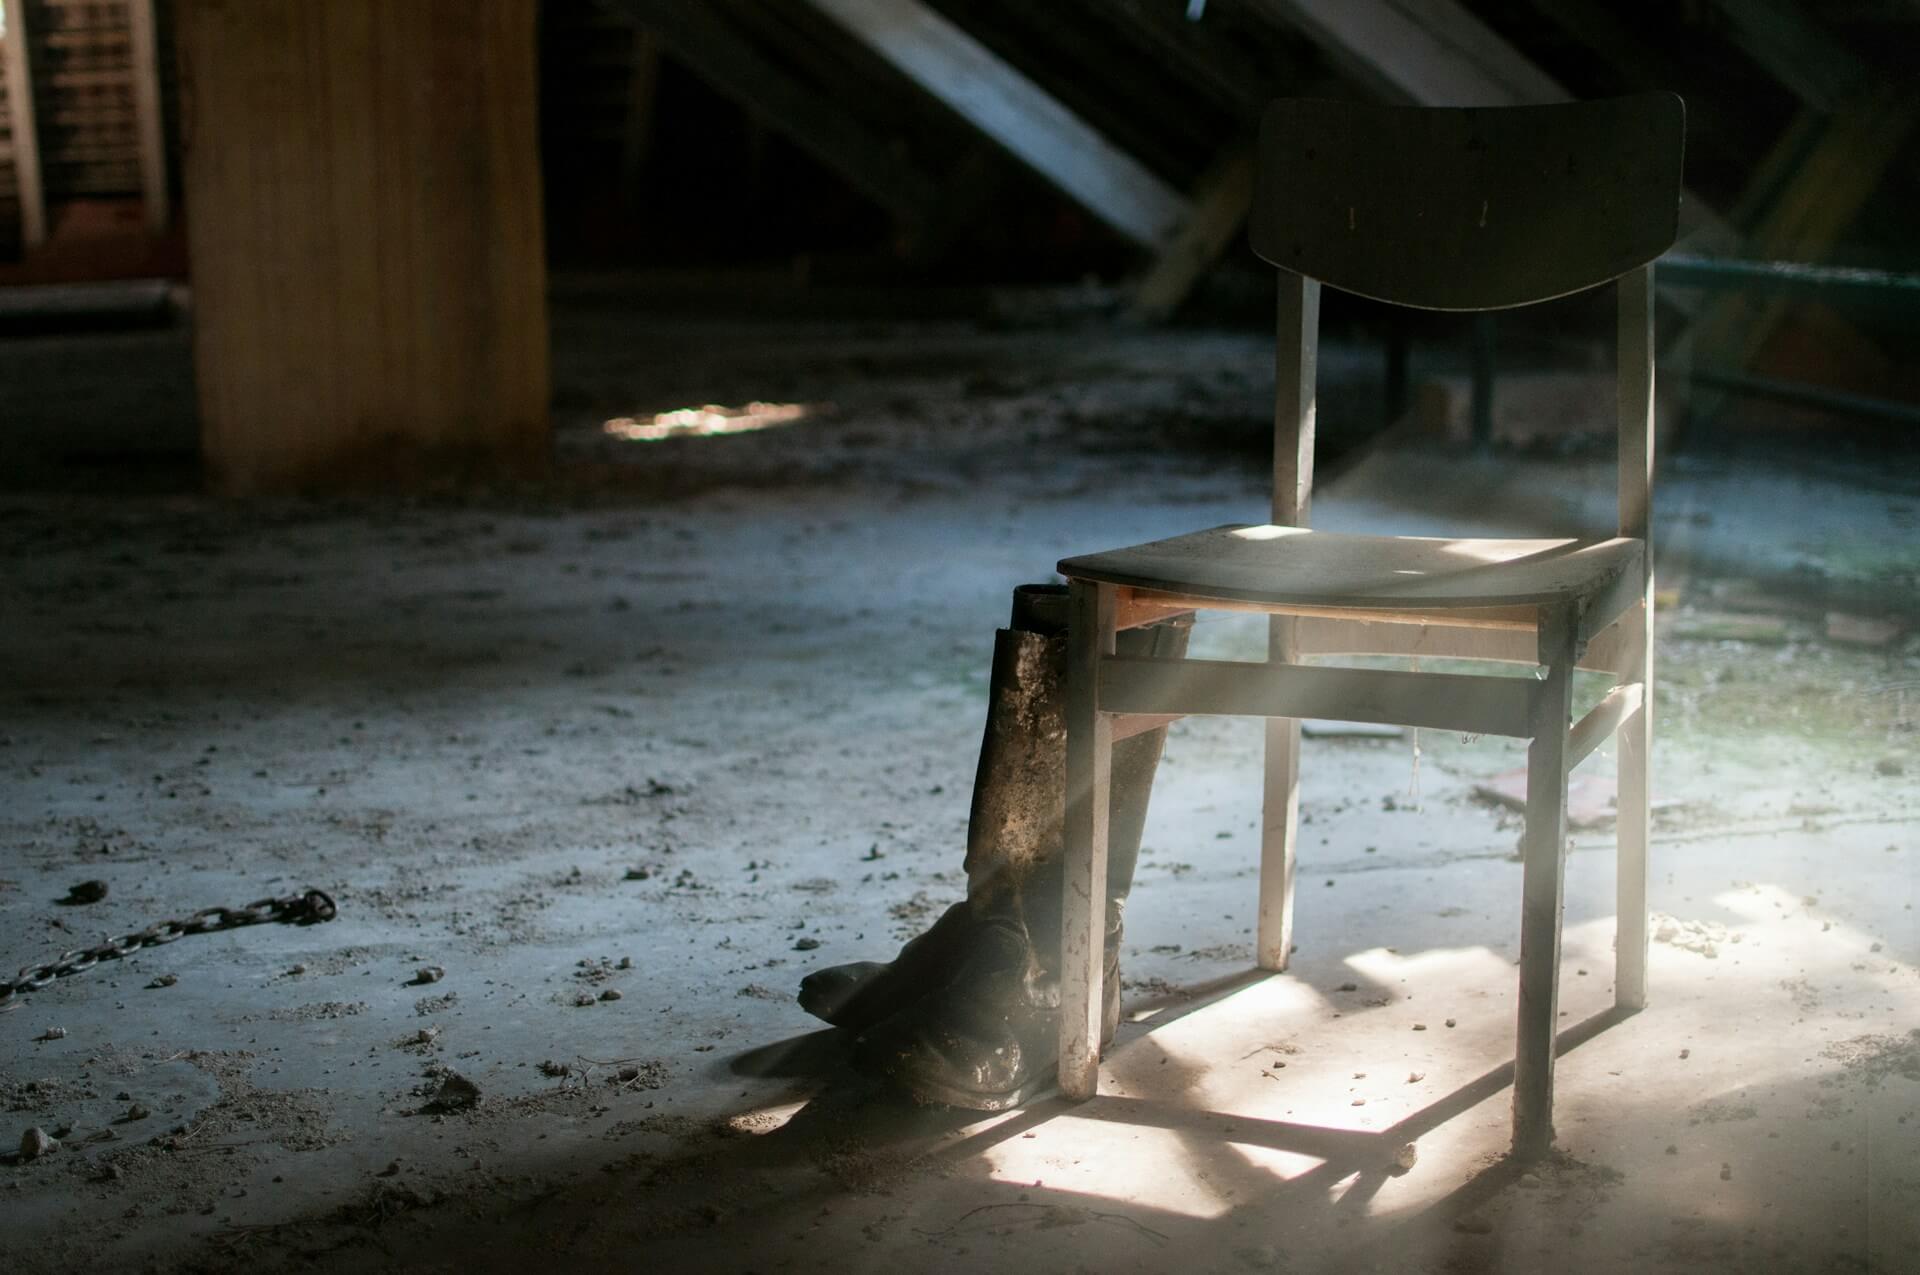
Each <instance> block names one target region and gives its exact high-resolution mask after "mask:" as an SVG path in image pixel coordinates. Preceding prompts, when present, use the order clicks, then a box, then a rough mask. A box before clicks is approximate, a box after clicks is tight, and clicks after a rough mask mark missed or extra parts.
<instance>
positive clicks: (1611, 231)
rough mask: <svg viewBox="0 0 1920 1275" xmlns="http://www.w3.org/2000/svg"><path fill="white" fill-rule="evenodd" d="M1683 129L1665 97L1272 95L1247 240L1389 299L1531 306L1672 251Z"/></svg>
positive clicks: (1288, 261) (1450, 305)
mask: <svg viewBox="0 0 1920 1275" xmlns="http://www.w3.org/2000/svg"><path fill="white" fill-rule="evenodd" d="M1685 130H1686V108H1685V106H1684V105H1683V104H1682V102H1681V100H1680V99H1679V98H1678V97H1676V96H1674V95H1673V94H1671V93H1640V94H1635V95H1634V96H1631V97H1616V98H1609V99H1606V100H1603V101H1594V102H1564V103H1557V104H1554V105H1549V106H1510V107H1484V108H1483V107H1471V108H1452V107H1418V106H1376V105H1371V104H1364V103H1352V102H1323V101H1310V100H1303V99H1287V100H1282V101H1278V102H1275V103H1274V104H1273V105H1272V106H1270V107H1268V108H1267V113H1266V116H1265V118H1264V119H1263V120H1262V121H1261V127H1260V167H1259V179H1258V184H1257V186H1256V189H1255V196H1254V208H1253V216H1252V221H1251V230H1250V235H1251V239H1252V242H1253V249H1254V251H1255V252H1257V253H1259V254H1260V255H1261V256H1262V257H1264V258H1265V259H1266V260H1268V261H1270V262H1272V263H1273V264H1274V265H1276V266H1279V267H1280V268H1281V269H1283V270H1291V271H1293V272H1295V273H1296V274H1301V275H1305V276H1307V277H1308V278H1311V279H1317V280H1319V281H1320V282H1322V283H1325V284H1326V285H1327V286H1329V287H1333V288H1338V289H1340V290H1341V291H1343V292H1355V293H1359V294H1361V295H1362V296H1367V297H1372V298H1375V299H1376V300H1380V301H1387V302H1392V303H1394V304H1396V305H1405V306H1417V307H1420V308H1422V309H1430V310H1497V309H1504V308H1506V307H1509V306H1517V305H1528V304H1531V303H1533V302H1537V301H1546V300H1549V299H1551V298H1553V297H1558V296H1564V295H1566V294H1567V293H1570V292H1578V291H1581V290H1582V289H1585V288H1591V287H1594V286H1596V285H1598V284H1602V283H1605V282H1607V281H1608V280H1610V279H1614V278H1617V277H1619V276H1620V275H1623V274H1625V273H1626V272H1627V271H1629V270H1632V269H1634V268H1635V267H1638V266H1642V265H1645V264H1646V263H1647V262H1649V261H1652V260H1653V259H1654V258H1655V257H1657V256H1659V255H1660V254H1661V253H1662V252H1665V251H1666V250H1667V248H1668V247H1670V246H1671V245H1672V243H1673V240H1674V236H1675V234H1676V232H1677V229H1678V219H1679V208H1680V164H1681V153H1682V148H1683V145H1684V135H1685Z"/></svg>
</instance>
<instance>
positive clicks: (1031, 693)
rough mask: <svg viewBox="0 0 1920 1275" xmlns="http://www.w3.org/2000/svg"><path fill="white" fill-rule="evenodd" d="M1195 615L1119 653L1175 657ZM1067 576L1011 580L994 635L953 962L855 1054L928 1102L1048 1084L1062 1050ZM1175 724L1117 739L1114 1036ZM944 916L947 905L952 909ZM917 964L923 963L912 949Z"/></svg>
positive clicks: (1111, 974) (1110, 937) (1011, 1100)
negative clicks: (1122, 968)
mask: <svg viewBox="0 0 1920 1275" xmlns="http://www.w3.org/2000/svg"><path fill="white" fill-rule="evenodd" d="M1189 627H1190V621H1188V620H1185V619H1184V618H1183V619H1177V620H1171V621H1166V622H1163V623H1161V624H1159V625H1155V626H1151V627H1148V628H1143V629H1134V630H1129V631H1127V632H1124V633H1122V634H1120V635H1118V642H1117V649H1118V651H1119V653H1120V654H1123V655H1140V656H1144V655H1152V656H1159V657H1163V658H1171V657H1178V656H1179V655H1181V654H1183V653H1184V652H1185V649H1186V640H1187V634H1188V631H1189ZM1065 628H1066V597H1065V590H1064V589H1061V588H1058V587H1052V588H1049V587H1047V586H1026V587H1023V588H1022V589H1019V590H1016V592H1015V598H1014V624H1013V626H1012V627H1011V628H1009V629H1006V630H1003V631H1001V632H1000V633H999V634H998V635H997V637H996V641H995V645H994V662H993V688H992V693H991V699H990V703H989V708H988V717H987V727H986V735H985V739H984V740H983V742H982V745H981V754H980V769H979V776H978V778H977V780H976V782H975V786H974V801H973V809H972V813H971V817H970V819H969V823H968V833H967V861H966V869H967V902H966V904H965V905H964V906H965V908H966V915H967V921H968V924H967V925H966V926H964V927H960V928H957V929H956V931H955V933H954V935H953V937H952V942H953V943H954V947H953V948H951V949H948V950H945V951H944V952H942V959H944V960H945V961H947V962H948V964H947V965H946V967H945V969H944V970H943V971H940V972H939V973H938V974H936V975H935V976H934V977H932V978H930V979H926V980H924V981H922V982H921V984H920V987H919V990H918V994H917V995H914V996H903V997H902V999H905V1000H907V1002H908V1003H907V1004H906V1005H905V1006H904V1007H903V1008H901V1009H899V1010H897V1011H896V1012H895V1013H893V1014H892V1015H891V1016H890V1017H888V1018H886V1019H885V1020H884V1021H881V1022H878V1023H876V1024H874V1025H873V1026H872V1027H870V1028H869V1029H868V1030H866V1031H865V1032H864V1033H863V1035H862V1036H861V1038H860V1039H859V1040H858V1041H857V1042H856V1046H855V1059H856V1061H857V1062H858V1063H860V1064H861V1065H863V1066H865V1067H867V1068H868V1069H870V1070H876V1071H879V1072H881V1073H883V1074H885V1075H887V1076H889V1077H890V1078H892V1079H893V1080H894V1081H896V1082H897V1083H898V1084H900V1085H901V1086H902V1087H903V1088H905V1089H906V1090H907V1091H908V1092H909V1093H911V1094H913V1095H914V1096H915V1097H917V1098H919V1099H921V1100H922V1101H927V1102H942V1103H948V1104H950V1105H954V1106H960V1107H970V1108H975V1109H978V1110H987V1111H996V1110H1001V1109H1004V1108H1006V1107H1011V1106H1016V1105H1018V1104H1020V1103H1022V1102H1025V1101H1026V1100H1027V1099H1028V1098H1030V1097H1032V1096H1033V1094H1035V1093H1037V1092H1039V1091H1040V1090H1042V1089H1045V1088H1047V1087H1049V1086H1050V1085H1051V1084H1052V1083H1053V1080H1054V1076H1053V1065H1054V1061H1055V1059H1056V1057H1057V1050H1058V1041H1057V1035H1058V1027H1057V1022H1058V1016H1059V1003H1060V988H1059V972H1060V922H1061V916H1060V912H1061V904H1060V895H1061V876H1060V873H1061V846H1062V842H1063V823H1064V816H1065V790H1066V712H1065V708H1066V705H1065V699H1066V695H1065V689H1066V688H1065V682H1066V635H1065ZM1165 738H1166V732H1165V730H1164V729H1161V730H1154V731H1149V732H1144V733H1142V734H1140V735H1136V736H1134V737H1133V738H1131V739H1127V740H1123V741H1121V742H1120V743H1119V744H1118V745H1116V746H1115V748H1114V756H1113V778H1112V805H1111V807H1110V813H1109V838H1108V842H1109V844H1108V883H1109V891H1108V893H1109V897H1108V906H1107V946H1106V964H1107V978H1106V983H1105V993H1106V998H1105V1001H1104V1004H1103V1010H1104V1022H1105V1031H1104V1036H1105V1038H1107V1039H1111V1037H1112V1035H1113V1031H1114V1028H1115V1027H1116V1025H1117V1024H1118V1021H1119V1009H1120V979H1119V949H1120V933H1121V923H1122V914H1123V911H1124V906H1125V900H1126V896H1127V894H1128V892H1129V891H1130V890H1131V888H1132V885H1133V874H1134V867H1135V864H1136V862H1137V860H1138V858H1139V852H1140V834H1141V830H1142V828H1143V827H1144V825H1145V822H1146V813H1147V800H1148V797H1149V796H1150V794H1151V790H1152V785H1153V775H1154V771H1155V769H1156V768H1157V766H1158V764H1159V760H1160V753H1161V749H1162V746H1163V745H1164V743H1165ZM945 919H946V918H943V921H944V920H945ZM916 964H917V962H916Z"/></svg>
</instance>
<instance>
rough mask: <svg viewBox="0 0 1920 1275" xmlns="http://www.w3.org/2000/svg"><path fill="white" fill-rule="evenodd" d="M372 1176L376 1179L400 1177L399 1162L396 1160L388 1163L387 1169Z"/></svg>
mask: <svg viewBox="0 0 1920 1275" xmlns="http://www.w3.org/2000/svg"><path fill="white" fill-rule="evenodd" d="M373 1176H375V1177H377V1178H393V1177H398V1176H400V1162H399V1161H398V1160H390V1161H388V1163H387V1167H386V1168H384V1169H382V1170H380V1172H378V1173H376V1174H374V1175H373Z"/></svg>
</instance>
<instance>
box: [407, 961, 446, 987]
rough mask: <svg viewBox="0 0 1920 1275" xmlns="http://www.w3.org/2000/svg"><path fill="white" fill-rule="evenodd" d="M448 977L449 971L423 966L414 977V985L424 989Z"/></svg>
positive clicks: (433, 966)
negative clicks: (429, 984)
mask: <svg viewBox="0 0 1920 1275" xmlns="http://www.w3.org/2000/svg"><path fill="white" fill-rule="evenodd" d="M446 976H447V971H446V970H444V969H442V968H441V967H440V966H438V965H422V966H421V967H420V968H419V969H418V970H416V971H415V972H414V975H413V979H412V982H413V985H414V986H416V987H424V986H425V985H426V984H428V983H437V982H439V981H440V980H441V979H443V978H445V977H446Z"/></svg>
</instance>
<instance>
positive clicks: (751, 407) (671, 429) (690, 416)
mask: <svg viewBox="0 0 1920 1275" xmlns="http://www.w3.org/2000/svg"><path fill="white" fill-rule="evenodd" d="M818 410H819V404H815V403H761V402H753V403H748V404H747V405H746V406H744V407H722V406H720V405H719V404H717V403H708V404H706V405H704V406H702V407H681V408H676V409H674V410H673V411H671V412H656V413H654V414H653V415H652V416H649V417H646V418H644V419H640V418H636V417H632V416H616V417H615V418H614V419H612V420H610V421H607V422H606V423H604V424H603V425H601V426H600V429H601V432H603V433H606V434H609V435H611V436H612V437H614V438H619V439H624V440H626V441H627V442H630V443H657V442H660V441H661V440H662V439H668V438H713V437H716V436H718V435H722V434H751V433H753V432H755V431H756V430H763V429H773V428H775V427H776V426H780V425H791V424H793V423H794V422H796V421H802V420H805V419H806V418H807V417H809V416H811V415H813V414H814V413H815V412H816V411H818Z"/></svg>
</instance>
